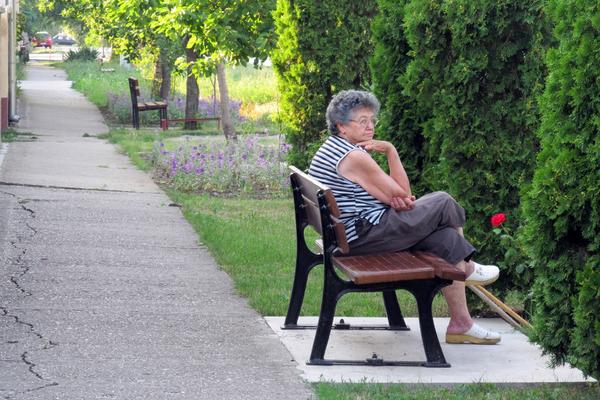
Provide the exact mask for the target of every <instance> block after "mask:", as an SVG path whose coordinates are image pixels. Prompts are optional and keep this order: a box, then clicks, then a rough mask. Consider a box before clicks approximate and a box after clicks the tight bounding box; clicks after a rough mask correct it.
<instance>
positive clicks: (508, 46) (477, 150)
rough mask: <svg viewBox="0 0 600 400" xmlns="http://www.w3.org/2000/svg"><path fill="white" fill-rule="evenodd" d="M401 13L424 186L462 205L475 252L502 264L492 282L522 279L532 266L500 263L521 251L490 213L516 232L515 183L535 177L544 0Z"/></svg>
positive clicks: (449, 3) (416, 3)
mask: <svg viewBox="0 0 600 400" xmlns="http://www.w3.org/2000/svg"><path fill="white" fill-rule="evenodd" d="M398 7H401V5H399V6H398ZM405 14H406V15H405V32H406V39H407V41H408V43H409V45H410V48H411V50H410V53H409V55H410V56H412V60H411V61H410V63H409V65H408V67H407V69H406V73H405V74H404V75H403V78H402V85H401V86H403V87H404V91H403V92H402V93H404V94H406V95H408V96H410V97H412V98H413V99H415V101H416V102H417V104H418V112H419V114H420V115H421V116H422V117H423V118H424V120H423V121H422V123H421V127H422V129H423V131H422V134H423V136H424V137H425V139H426V141H427V146H426V151H427V153H426V154H425V157H426V160H428V161H427V163H426V164H425V165H424V167H423V171H422V173H423V178H424V179H425V182H424V186H427V187H430V188H435V189H437V190H446V191H448V192H449V193H451V194H452V195H453V196H454V197H455V198H456V199H457V200H458V201H459V202H460V203H461V204H462V205H463V206H464V207H465V209H466V212H467V226H466V227H465V232H466V234H467V235H468V237H469V239H470V240H471V241H473V242H474V245H475V246H476V247H477V248H478V249H479V251H480V254H479V255H478V259H479V260H480V261H484V262H498V263H499V264H500V265H501V266H502V267H503V269H504V270H503V272H502V274H501V282H500V283H501V284H503V285H496V286H495V289H496V288H500V287H510V288H515V287H517V285H518V284H519V283H521V284H522V285H523V286H525V285H526V284H527V281H528V278H529V276H530V274H529V272H530V270H529V269H528V268H525V266H524V265H520V266H519V272H517V270H516V268H515V266H514V265H512V263H510V265H509V263H503V262H502V259H503V257H504V255H505V254H504V253H505V252H506V251H512V252H514V251H515V250H514V249H503V248H502V246H501V245H500V240H499V236H498V235H496V234H494V233H493V232H492V229H491V226H490V216H491V215H492V214H494V213H497V212H504V213H506V214H507V216H508V221H507V222H506V223H505V226H504V227H505V228H507V229H509V230H510V229H514V230H516V228H517V227H518V224H519V215H518V209H519V189H520V187H521V186H522V185H524V184H526V183H527V182H529V181H530V179H531V176H532V174H533V166H534V160H535V154H536V151H537V140H536V136H535V134H534V132H535V130H536V129H537V127H538V110H537V106H536V102H535V98H534V95H535V94H536V93H537V91H539V90H541V89H540V88H541V81H542V79H543V76H544V67H543V62H542V52H543V46H542V44H543V39H544V38H543V31H544V26H545V24H544V17H543V15H544V13H543V1H542V0H532V1H529V2H523V1H519V0H477V1H473V0H444V1H440V0H413V1H411V2H410V3H408V5H407V6H406V9H405ZM399 73H402V71H401V70H400V71H399ZM398 134H399V135H402V134H403V132H401V131H399V132H398ZM511 243H512V242H511ZM503 264H504V265H503Z"/></svg>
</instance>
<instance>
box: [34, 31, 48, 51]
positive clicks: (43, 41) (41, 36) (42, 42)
mask: <svg viewBox="0 0 600 400" xmlns="http://www.w3.org/2000/svg"><path fill="white" fill-rule="evenodd" d="M31 44H32V45H33V47H45V48H52V37H51V36H50V34H49V33H48V32H43V31H41V32H36V33H34V34H33V37H32V38H31Z"/></svg>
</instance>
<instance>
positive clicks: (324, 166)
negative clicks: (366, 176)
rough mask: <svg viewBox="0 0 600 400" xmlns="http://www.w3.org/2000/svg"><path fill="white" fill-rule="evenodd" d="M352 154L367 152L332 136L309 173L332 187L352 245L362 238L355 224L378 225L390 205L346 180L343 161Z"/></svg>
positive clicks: (315, 158) (319, 151) (323, 146)
mask: <svg viewBox="0 0 600 400" xmlns="http://www.w3.org/2000/svg"><path fill="white" fill-rule="evenodd" d="M351 151H365V150H364V149H362V148H360V147H358V146H355V145H353V144H352V143H350V142H348V141H347V140H346V139H344V138H342V137H339V136H335V135H331V136H330V137H329V138H328V139H327V140H326V141H325V143H323V145H322V146H321V147H320V148H319V150H317V153H316V154H315V156H314V158H313V159H312V161H311V163H310V167H309V169H308V174H309V175H310V176H312V177H313V178H315V179H316V180H318V181H319V182H321V183H322V184H323V185H325V186H328V187H329V188H330V189H331V192H332V193H333V196H334V197H335V200H336V202H337V204H338V207H339V209H340V213H341V218H340V219H341V221H342V222H343V223H344V227H345V228H346V239H347V240H348V242H351V241H353V240H356V239H358V234H357V232H356V228H355V224H356V221H358V220H359V219H361V218H362V219H366V220H367V221H369V222H370V223H371V224H373V225H377V224H378V223H379V220H380V219H381V216H382V215H383V213H384V212H385V211H386V210H387V209H388V206H387V205H386V204H384V203H382V202H380V201H379V200H377V199H376V198H375V197H373V196H371V195H370V194H369V193H368V192H367V191H366V190H365V189H363V188H362V187H361V186H360V185H358V184H356V183H354V182H352V181H350V180H348V179H346V178H344V177H343V176H341V175H340V174H339V172H338V165H339V163H340V161H341V160H342V159H343V158H344V157H346V155H347V154H348V153H350V152H351Z"/></svg>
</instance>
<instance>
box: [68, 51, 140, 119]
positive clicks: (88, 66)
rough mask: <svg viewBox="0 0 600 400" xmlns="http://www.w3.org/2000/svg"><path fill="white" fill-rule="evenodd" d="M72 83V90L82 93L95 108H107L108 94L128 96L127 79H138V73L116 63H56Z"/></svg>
mask: <svg viewBox="0 0 600 400" xmlns="http://www.w3.org/2000/svg"><path fill="white" fill-rule="evenodd" d="M57 66H58V67H61V68H64V69H65V71H67V74H68V75H69V79H70V80H72V81H73V88H74V89H76V90H78V91H80V92H81V93H83V94H84V95H85V96H86V97H87V98H88V99H89V100H90V101H91V102H92V103H94V104H95V105H96V106H97V107H100V108H106V107H107V106H108V96H107V94H108V93H125V94H127V96H129V86H128V83H127V78H129V77H130V76H133V77H136V78H139V72H138V71H136V70H134V69H127V68H123V67H121V66H119V65H118V64H117V63H112V64H99V63H97V62H95V61H93V62H92V61H71V62H64V63H58V64H57ZM101 68H114V72H102V71H101V70H100V69H101Z"/></svg>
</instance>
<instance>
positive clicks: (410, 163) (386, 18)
mask: <svg viewBox="0 0 600 400" xmlns="http://www.w3.org/2000/svg"><path fill="white" fill-rule="evenodd" d="M377 3H378V5H379V13H378V14H377V16H376V17H375V20H374V22H373V41H374V42H375V51H374V54H373V58H372V60H371V63H370V64H371V74H372V76H373V87H374V92H375V94H376V95H377V97H378V98H379V100H380V101H381V112H380V115H379V124H378V125H377V137H378V138H380V139H382V140H388V141H390V142H392V143H393V144H394V146H395V147H396V149H397V150H398V154H399V155H400V159H401V160H402V164H403V165H404V169H405V170H406V172H407V174H408V176H409V178H410V182H411V188H412V191H413V193H415V194H423V193H425V192H428V191H431V188H428V187H425V186H424V185H423V184H422V182H423V179H421V178H422V169H423V167H424V165H425V164H426V161H425V154H426V152H425V145H426V142H425V138H424V137H423V134H422V129H421V127H420V123H421V122H422V121H423V120H424V117H425V115H424V114H423V113H420V112H419V111H418V109H417V104H416V102H415V101H414V99H412V98H411V97H409V96H407V95H406V94H404V93H403V91H404V85H403V83H402V81H401V77H402V75H403V74H404V73H405V71H406V67H407V66H408V63H409V62H410V60H411V57H410V56H409V54H408V53H409V51H410V48H409V46H408V42H407V41H406V35H405V32H404V29H403V24H404V14H405V13H404V9H405V7H406V3H408V1H407V0H402V1H399V0H379V1H378V2H377ZM384 164H387V163H384Z"/></svg>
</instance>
